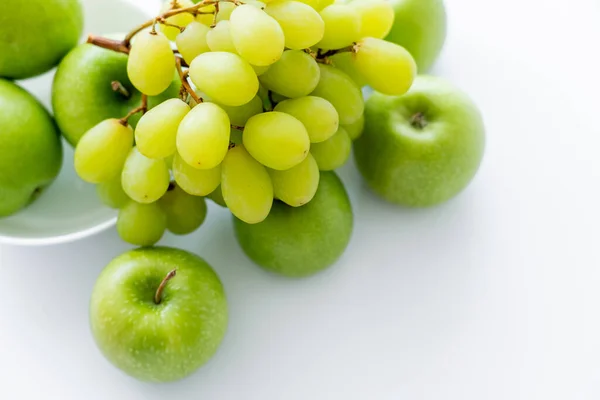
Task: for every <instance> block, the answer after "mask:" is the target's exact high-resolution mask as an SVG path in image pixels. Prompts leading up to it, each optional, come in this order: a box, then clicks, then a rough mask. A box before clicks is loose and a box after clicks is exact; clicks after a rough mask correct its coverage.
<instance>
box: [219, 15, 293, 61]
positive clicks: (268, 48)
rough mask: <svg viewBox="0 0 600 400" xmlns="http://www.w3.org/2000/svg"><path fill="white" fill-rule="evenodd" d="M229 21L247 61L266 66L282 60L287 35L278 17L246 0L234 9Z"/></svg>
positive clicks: (237, 47)
mask: <svg viewBox="0 0 600 400" xmlns="http://www.w3.org/2000/svg"><path fill="white" fill-rule="evenodd" d="M229 21H230V22H231V38H232V40H233V44H234V45H235V48H236V49H237V51H238V53H239V54H240V56H242V57H243V58H244V59H245V60H246V61H248V62H249V63H250V64H252V65H257V66H266V65H271V64H273V63H274V62H275V61H277V60H279V58H280V57H281V54H283V49H284V47H285V36H284V34H283V30H282V29H281V26H279V23H278V22H277V21H276V20H275V19H273V18H272V17H271V16H269V15H268V14H267V13H265V12H264V11H263V10H261V9H258V8H256V7H254V6H252V5H249V4H244V5H241V6H238V7H236V9H235V10H233V12H232V13H231V16H230V17H229Z"/></svg>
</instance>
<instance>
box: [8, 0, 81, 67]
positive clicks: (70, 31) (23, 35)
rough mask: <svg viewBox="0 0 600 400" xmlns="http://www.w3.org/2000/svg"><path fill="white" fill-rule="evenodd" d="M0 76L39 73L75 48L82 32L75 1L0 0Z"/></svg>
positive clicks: (78, 4)
mask: <svg viewBox="0 0 600 400" xmlns="http://www.w3.org/2000/svg"><path fill="white" fill-rule="evenodd" d="M0 8H1V11H0V76H2V77H6V78H13V79H24V78H29V77H32V76H36V75H39V74H42V73H44V72H46V71H48V70H50V69H51V68H53V67H54V66H55V65H57V64H58V63H59V61H60V60H61V59H62V58H63V57H64V56H65V54H67V53H68V52H69V50H71V49H72V48H73V47H75V46H76V45H77V42H78V41H79V37H80V36H81V33H82V31H83V10H82V7H81V4H80V3H79V1H78V0H29V1H27V2H23V0H2V6H1V7H0Z"/></svg>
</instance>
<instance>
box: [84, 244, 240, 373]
mask: <svg viewBox="0 0 600 400" xmlns="http://www.w3.org/2000/svg"><path fill="white" fill-rule="evenodd" d="M173 271H175V272H173ZM227 321H228V312H227V301H226V296H225V292H224V289H223V286H222V284H221V281H220V279H219V277H218V276H217V274H216V273H215V272H214V270H213V269H212V268H211V267H210V265H208V264H207V263H206V261H204V260H203V259H202V258H200V257H198V256H196V255H194V254H192V253H189V252H186V251H184V250H179V249H174V248H169V247H147V248H139V249H136V250H132V251H129V252H127V253H124V254H122V255H120V256H118V257H116V258H115V259H114V260H113V261H111V262H110V263H109V264H108V265H107V266H106V268H105V269H104V270H103V271H102V273H101V274H100V277H99V278H98V280H97V282H96V285H95V286H94V290H93V292H92V298H91V304H90V322H91V329H92V333H93V336H94V339H95V341H96V344H97V345H98V347H99V348H100V350H101V352H102V353H103V354H104V356H105V357H106V358H107V359H108V360H109V361H110V362H111V363H112V364H114V365H115V366H116V367H118V368H120V369H121V370H122V371H124V372H125V373H126V374H128V375H130V376H133V377H135V378H137V379H139V380H142V381H151V382H170V381H176V380H180V379H182V378H185V377H187V376H189V375H190V374H192V373H193V372H194V371H196V370H197V369H198V368H200V367H201V366H202V365H204V364H205V363H206V362H207V361H208V360H209V359H211V358H212V357H213V355H214V354H215V353H216V351H217V349H218V348H219V346H220V344H221V342H222V340H223V338H224V336H225V333H226V330H227Z"/></svg>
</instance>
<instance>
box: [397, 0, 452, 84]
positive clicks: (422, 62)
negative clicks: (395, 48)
mask: <svg viewBox="0 0 600 400" xmlns="http://www.w3.org/2000/svg"><path fill="white" fill-rule="evenodd" d="M390 2H391V3H392V6H393V8H394V11H395V19H394V25H393V27H392V30H391V31H390V33H389V34H388V35H387V37H386V38H385V39H386V40H388V41H390V42H393V43H396V44H399V45H400V46H402V47H404V48H405V49H406V50H408V51H409V52H410V53H411V54H412V56H413V57H414V59H415V61H416V62H417V67H418V71H419V73H421V74H422V73H425V72H427V71H428V70H429V68H430V67H431V66H432V65H433V63H434V62H435V61H436V59H437V57H438V55H439V54H440V52H441V51H442V48H443V47H444V42H445V40H446V8H445V6H444V1H443V0H390Z"/></svg>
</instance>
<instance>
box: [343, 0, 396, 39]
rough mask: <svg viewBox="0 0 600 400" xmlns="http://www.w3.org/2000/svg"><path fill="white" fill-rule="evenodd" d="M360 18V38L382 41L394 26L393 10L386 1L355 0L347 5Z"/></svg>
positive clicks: (390, 4)
mask: <svg viewBox="0 0 600 400" xmlns="http://www.w3.org/2000/svg"><path fill="white" fill-rule="evenodd" d="M349 5H350V7H352V8H354V9H355V10H356V11H357V12H358V15H359V16H360V20H361V24H360V35H359V37H360V38H365V37H373V38H377V39H383V38H384V37H386V36H387V35H388V33H390V30H391V29H392V25H394V8H393V7H392V3H391V2H389V1H387V0H355V1H352V2H351V3H349Z"/></svg>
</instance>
